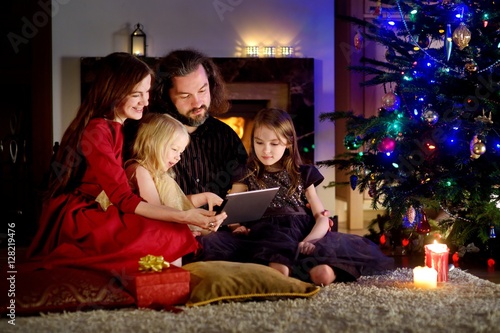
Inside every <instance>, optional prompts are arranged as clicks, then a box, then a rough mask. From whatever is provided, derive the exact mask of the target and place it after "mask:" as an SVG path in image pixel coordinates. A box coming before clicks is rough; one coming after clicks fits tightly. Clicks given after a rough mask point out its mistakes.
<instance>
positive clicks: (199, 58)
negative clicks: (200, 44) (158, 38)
mask: <svg viewBox="0 0 500 333" xmlns="http://www.w3.org/2000/svg"><path fill="white" fill-rule="evenodd" d="M200 65H202V66H203V68H204V69H205V72H206V73H207V77H208V83H209V85H210V98H211V103H210V108H209V111H210V114H211V115H212V116H219V115H222V114H224V113H226V112H227V111H228V110H229V106H230V104H229V101H228V100H227V94H226V88H225V84H224V80H223V79H222V76H221V74H220V71H219V68H218V67H217V65H215V63H214V62H213V61H212V59H211V58H209V57H207V56H206V55H205V54H203V53H201V52H199V51H196V50H193V49H183V50H176V51H172V52H170V53H169V54H167V55H166V56H165V57H163V58H162V59H160V60H159V61H158V63H157V64H156V65H155V67H154V69H155V75H156V81H155V84H154V85H153V88H152V89H151V94H150V97H151V100H150V105H149V110H151V111H153V112H160V113H169V114H170V115H172V116H174V117H177V114H178V112H177V109H176V108H175V106H174V104H173V103H172V100H171V99H170V95H169V90H170V88H172V79H173V78H174V77H182V76H186V75H188V74H190V73H192V72H194V71H196V70H197V69H198V67H199V66H200Z"/></svg>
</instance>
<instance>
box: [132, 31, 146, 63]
mask: <svg viewBox="0 0 500 333" xmlns="http://www.w3.org/2000/svg"><path fill="white" fill-rule="evenodd" d="M142 28H143V26H142V25H141V24H140V23H137V24H136V25H135V30H134V32H133V33H132V35H130V48H131V53H132V54H134V55H136V56H138V57H145V56H146V34H145V33H144V31H142Z"/></svg>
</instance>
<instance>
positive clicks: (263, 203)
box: [214, 187, 279, 225]
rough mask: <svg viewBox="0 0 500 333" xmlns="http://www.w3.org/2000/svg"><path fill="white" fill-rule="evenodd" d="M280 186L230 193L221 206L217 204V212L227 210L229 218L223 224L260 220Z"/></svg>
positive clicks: (215, 208)
mask: <svg viewBox="0 0 500 333" xmlns="http://www.w3.org/2000/svg"><path fill="white" fill-rule="evenodd" d="M278 190H279V187H273V188H267V189H263V190H255V191H246V192H238V193H229V194H227V195H226V198H224V201H223V202H222V204H221V205H220V206H215V207H214V210H215V211H216V212H217V213H220V212H225V213H226V214H227V218H226V219H225V220H224V221H223V222H222V225H227V224H234V223H244V222H250V221H255V220H259V219H260V218H261V217H262V215H264V212H265V211H266V209H267V207H269V204H270V203H271V201H272V200H273V198H274V196H275V195H276V193H277V192H278Z"/></svg>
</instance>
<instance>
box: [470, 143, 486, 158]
mask: <svg viewBox="0 0 500 333" xmlns="http://www.w3.org/2000/svg"><path fill="white" fill-rule="evenodd" d="M485 152H486V145H485V144H484V143H483V142H481V141H479V142H476V143H475V144H474V145H472V153H474V154H475V155H483V154H484V153H485Z"/></svg>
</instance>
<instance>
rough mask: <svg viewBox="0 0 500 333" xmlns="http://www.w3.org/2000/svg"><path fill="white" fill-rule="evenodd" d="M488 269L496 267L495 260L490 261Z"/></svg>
mask: <svg viewBox="0 0 500 333" xmlns="http://www.w3.org/2000/svg"><path fill="white" fill-rule="evenodd" d="M488 267H490V268H491V267H495V259H492V258H490V259H488Z"/></svg>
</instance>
